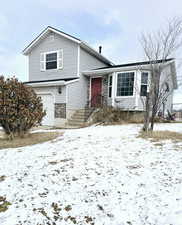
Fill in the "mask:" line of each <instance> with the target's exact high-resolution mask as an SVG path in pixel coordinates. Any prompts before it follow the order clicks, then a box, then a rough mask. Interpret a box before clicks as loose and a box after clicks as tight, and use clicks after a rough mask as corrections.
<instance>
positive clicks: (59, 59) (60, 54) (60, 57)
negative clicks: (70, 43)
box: [57, 49, 63, 70]
mask: <svg viewBox="0 0 182 225" xmlns="http://www.w3.org/2000/svg"><path fill="white" fill-rule="evenodd" d="M57 54H58V55H57V68H58V69H59V70H60V69H62V68H63V49H61V50H59V51H58V53H57Z"/></svg>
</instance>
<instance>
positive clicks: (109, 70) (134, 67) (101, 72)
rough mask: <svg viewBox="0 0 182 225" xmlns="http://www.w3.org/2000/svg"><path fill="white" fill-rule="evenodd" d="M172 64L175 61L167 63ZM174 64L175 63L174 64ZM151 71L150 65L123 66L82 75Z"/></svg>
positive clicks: (90, 71)
mask: <svg viewBox="0 0 182 225" xmlns="http://www.w3.org/2000/svg"><path fill="white" fill-rule="evenodd" d="M172 62H173V61H169V62H166V63H167V64H168V65H169V64H171V65H172ZM173 63H174V62H173ZM138 69H139V70H150V64H146V65H136V66H125V67H124V66H121V67H114V68H112V67H111V68H105V69H102V68H100V69H95V70H85V71H83V72H82V73H83V74H84V75H85V76H90V75H93V74H98V75H99V74H103V75H106V74H109V73H112V72H121V71H123V72H125V71H126V72H127V71H129V70H138Z"/></svg>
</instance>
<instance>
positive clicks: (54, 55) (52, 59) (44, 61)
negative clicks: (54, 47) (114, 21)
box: [40, 49, 63, 71]
mask: <svg viewBox="0 0 182 225" xmlns="http://www.w3.org/2000/svg"><path fill="white" fill-rule="evenodd" d="M62 68H63V50H62V49H61V50H58V51H54V52H43V53H40V70H41V71H46V70H52V69H57V70H58V69H62Z"/></svg>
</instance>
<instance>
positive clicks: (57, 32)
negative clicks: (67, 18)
mask: <svg viewBox="0 0 182 225" xmlns="http://www.w3.org/2000/svg"><path fill="white" fill-rule="evenodd" d="M49 31H52V32H54V33H56V34H59V35H61V36H63V37H65V38H67V39H69V40H71V41H74V42H76V43H78V44H79V43H81V41H79V40H77V39H75V38H73V37H70V36H69V35H66V34H64V33H62V32H60V31H57V30H56V29H54V28H51V27H47V28H46V29H45V30H44V31H43V32H42V33H41V34H40V35H39V36H38V37H36V38H35V39H34V40H33V42H32V43H31V44H30V45H28V46H27V47H26V48H25V49H24V50H23V54H24V55H27V54H28V53H29V50H30V49H31V48H32V47H33V46H34V45H35V44H36V43H37V42H38V41H39V40H41V39H42V38H43V37H44V36H45V35H46V34H47V33H48V32H49Z"/></svg>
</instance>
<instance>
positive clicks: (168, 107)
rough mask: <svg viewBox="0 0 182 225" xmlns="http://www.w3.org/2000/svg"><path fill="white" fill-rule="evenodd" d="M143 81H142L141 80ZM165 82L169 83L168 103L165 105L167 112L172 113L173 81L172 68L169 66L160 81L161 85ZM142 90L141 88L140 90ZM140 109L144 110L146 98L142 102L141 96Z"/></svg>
mask: <svg viewBox="0 0 182 225" xmlns="http://www.w3.org/2000/svg"><path fill="white" fill-rule="evenodd" d="M140 76H141V75H140ZM140 80H141V79H140ZM165 82H167V83H168V85H169V90H170V92H169V96H168V98H167V101H166V103H165V111H167V110H169V111H170V112H171V111H172V103H173V89H174V87H173V81H172V72H171V66H170V65H168V66H166V68H165V69H164V71H163V72H162V75H161V80H160V85H162V84H164V83H165ZM139 90H140V88H139ZM138 98H139V99H138V109H139V110H143V106H144V105H145V97H142V99H143V100H141V97H140V95H138ZM160 110H161V111H162V112H163V106H162V105H161V109H160Z"/></svg>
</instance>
